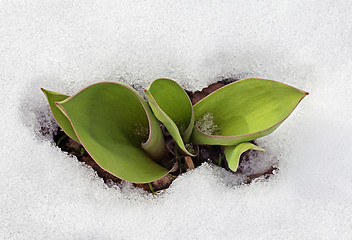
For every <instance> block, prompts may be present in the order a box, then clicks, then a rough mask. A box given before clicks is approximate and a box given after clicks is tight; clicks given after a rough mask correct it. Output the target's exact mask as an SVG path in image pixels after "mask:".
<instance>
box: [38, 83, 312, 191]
mask: <svg viewBox="0 0 352 240" xmlns="http://www.w3.org/2000/svg"><path fill="white" fill-rule="evenodd" d="M42 91H43V92H44V94H45V95H46V97H47V99H48V102H49V105H50V108H51V110H52V113H53V115H54V117H55V119H56V120H57V122H58V124H59V125H60V126H61V128H62V129H63V131H64V132H65V133H66V134H67V135H68V136H69V137H71V138H72V139H74V140H75V141H77V142H79V143H81V144H82V145H83V147H84V149H85V150H86V151H87V153H88V154H90V155H91V157H92V158H93V159H94V160H95V161H96V162H97V163H98V164H99V165H100V166H101V167H102V168H103V169H105V170H106V171H108V172H110V173H111V174H113V175H115V176H117V177H118V178H121V179H124V180H127V181H130V182H135V183H150V182H152V181H154V180H157V179H159V178H161V177H163V176H165V175H168V173H169V170H168V169H166V168H165V167H163V166H162V165H161V163H162V162H163V161H165V160H168V158H169V154H168V152H167V148H166V144H165V142H164V137H163V134H162V131H161V128H160V123H159V121H160V122H161V123H162V124H163V125H164V126H165V128H166V129H167V131H168V132H169V133H170V135H171V137H172V138H173V139H174V141H175V144H176V146H175V150H174V154H175V156H179V152H178V150H180V151H181V152H180V153H182V154H183V155H186V158H187V159H185V161H186V165H187V166H188V167H187V168H189V169H192V168H193V167H194V165H193V162H192V158H191V157H194V156H196V155H197V154H198V153H197V151H196V150H195V149H198V148H197V145H221V146H224V155H225V160H226V161H227V163H228V166H229V168H230V169H231V170H232V171H234V172H235V171H236V170H237V168H238V165H239V159H240V156H241V154H242V153H244V152H245V151H247V150H250V149H252V150H259V151H264V149H262V148H260V147H258V146H255V145H254V144H252V143H250V142H249V141H251V140H254V139H257V138H260V137H263V136H266V135H268V134H270V133H272V132H273V131H275V130H276V129H277V128H278V127H279V126H280V125H281V124H282V122H283V121H284V120H285V119H287V118H288V116H289V115H290V114H291V113H292V111H293V110H294V109H295V108H296V106H297V105H298V104H299V102H300V101H301V100H302V99H303V98H304V97H305V96H306V95H308V93H307V92H305V91H303V90H300V89H297V88H294V87H291V86H288V85H286V84H283V83H280V82H277V81H273V80H266V79H258V78H248V79H243V80H240V81H237V82H234V83H231V84H228V85H226V86H224V87H222V88H220V89H218V90H216V91H215V92H213V93H211V94H210V95H208V96H207V97H205V98H203V99H202V100H200V101H199V102H198V103H197V104H195V105H194V106H192V104H191V101H190V99H189V97H188V95H187V93H186V92H185V91H184V90H183V88H182V87H181V86H180V85H178V84H177V83H176V82H175V81H173V80H169V79H157V80H155V81H154V82H152V84H151V85H150V86H149V87H148V88H147V89H146V90H145V94H146V97H147V99H148V103H147V102H146V101H145V100H144V99H143V97H142V96H140V95H139V93H138V92H137V91H136V90H134V89H133V88H132V87H130V86H128V85H126V84H123V83H118V82H102V83H96V84H93V85H91V86H88V87H87V88H84V89H83V90H81V91H80V92H78V93H76V94H75V95H73V96H71V97H69V96H67V95H64V94H59V93H56V92H52V91H48V90H45V89H42ZM84 149H83V150H84ZM84 152H85V151H83V152H82V154H83V153H84ZM177 159H178V160H180V158H179V157H177ZM221 160H222V157H221V155H220V156H219V165H220V162H221ZM178 164H179V165H181V164H180V162H179V163H178ZM150 186H151V185H150Z"/></svg>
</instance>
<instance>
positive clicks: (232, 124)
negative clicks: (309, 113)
mask: <svg viewBox="0 0 352 240" xmlns="http://www.w3.org/2000/svg"><path fill="white" fill-rule="evenodd" d="M146 94H147V98H148V100H149V104H150V105H151V108H152V110H153V112H154V114H155V115H156V117H157V118H158V120H159V121H161V122H162V123H164V124H165V126H166V127H167V129H168V130H169V131H170V132H171V131H172V132H174V133H178V132H177V127H176V126H177V124H174V123H173V122H172V121H173V120H174V121H176V119H177V118H180V115H182V113H183V114H184V117H185V119H187V121H185V123H189V124H193V122H195V126H188V129H193V131H192V135H191V139H190V142H191V143H192V144H194V145H222V146H224V154H225V158H226V160H227V161H228V165H229V168H230V169H231V170H232V171H234V172H235V171H236V170H237V167H238V163H239V159H240V155H241V154H242V153H243V152H245V151H247V150H249V149H253V150H260V151H264V149H262V148H259V147H257V146H255V145H254V144H252V143H248V141H251V140H254V139H257V138H260V137H264V136H266V135H268V134H270V133H272V132H273V131H274V130H275V129H277V128H278V127H279V126H280V124H281V123H282V122H283V121H284V120H285V119H286V118H287V117H288V116H289V115H290V114H291V113H292V111H293V110H294V109H295V108H296V106H297V105H298V103H299V102H300V101H301V100H302V99H303V98H304V97H305V96H306V95H307V94H308V93H307V92H305V91H303V90H299V89H297V88H294V87H291V86H288V85H286V84H283V83H280V82H276V81H273V80H266V79H258V78H248V79H243V80H240V81H237V82H234V83H231V84H228V85H226V86H224V87H222V88H220V89H218V90H216V91H215V92H213V93H211V94H210V95H208V96H207V97H205V98H203V99H202V100H200V101H199V102H198V103H197V104H195V105H194V106H193V109H192V110H189V103H190V99H189V97H188V95H187V94H186V93H185V92H184V90H183V89H182V88H181V87H180V86H178V84H177V83H175V82H174V81H172V80H169V79H158V80H156V81H155V82H153V83H152V84H151V85H150V87H149V88H148V89H147V90H146ZM181 103H182V104H181ZM194 119H195V121H194ZM171 135H172V136H173V137H174V135H176V134H174V135H173V134H171ZM176 137H177V139H178V141H176V142H177V143H178V146H179V147H180V148H181V149H182V150H183V151H184V152H185V153H186V154H188V155H191V154H189V153H188V152H187V151H185V150H184V149H183V145H182V144H183V142H182V141H181V140H180V139H181V138H180V134H178V135H177V136H176ZM184 140H185V141H188V140H189V139H188V138H187V139H184ZM191 156H192V155H191Z"/></svg>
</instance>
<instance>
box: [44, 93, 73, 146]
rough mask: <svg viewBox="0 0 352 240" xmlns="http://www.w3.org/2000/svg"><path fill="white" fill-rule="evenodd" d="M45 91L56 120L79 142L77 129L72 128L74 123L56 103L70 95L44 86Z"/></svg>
mask: <svg viewBox="0 0 352 240" xmlns="http://www.w3.org/2000/svg"><path fill="white" fill-rule="evenodd" d="M41 90H42V91H43V93H44V94H45V96H46V98H47V99H48V102H49V106H50V109H51V112H52V113H53V115H54V118H55V119H56V122H57V123H58V124H59V125H60V127H61V128H62V130H63V131H64V132H65V133H66V134H67V135H68V136H69V137H70V138H72V139H73V140H75V141H76V142H79V140H78V138H77V136H76V133H75V131H74V130H73V128H72V125H71V123H70V121H69V120H68V119H67V117H66V116H65V114H64V113H63V112H62V111H61V110H60V109H59V108H58V107H57V106H56V105H55V102H59V101H63V100H65V99H67V98H68V97H69V96H67V95H64V94H61V93H57V92H52V91H48V90H45V89H44V88H41Z"/></svg>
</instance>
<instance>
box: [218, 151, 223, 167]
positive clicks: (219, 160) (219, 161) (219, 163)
mask: <svg viewBox="0 0 352 240" xmlns="http://www.w3.org/2000/svg"><path fill="white" fill-rule="evenodd" d="M221 160H222V156H221V153H220V154H219V159H218V166H219V167H221Z"/></svg>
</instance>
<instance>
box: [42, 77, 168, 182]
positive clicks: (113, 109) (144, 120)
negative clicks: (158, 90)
mask: <svg viewBox="0 0 352 240" xmlns="http://www.w3.org/2000/svg"><path fill="white" fill-rule="evenodd" d="M42 90H43V92H44V93H45V94H46V96H47V99H48V101H49V105H50V107H51V110H52V112H53V114H54V117H55V118H56V120H57V122H58V123H59V125H60V126H61V127H62V129H63V130H64V131H65V132H66V133H67V135H69V136H70V137H72V138H73V139H74V140H76V141H78V142H80V143H81V144H82V145H83V146H84V148H85V149H86V150H87V152H88V153H89V155H90V156H91V157H92V158H93V159H94V160H95V161H96V162H97V163H98V164H99V165H100V166H101V167H102V168H103V169H105V170H106V171H108V172H110V173H111V174H113V175H115V176H117V177H119V178H121V179H124V180H127V181H130V182H135V183H147V182H152V181H154V180H155V179H158V178H161V177H163V176H164V175H166V174H167V173H168V172H169V170H167V169H166V168H164V167H162V166H161V165H160V164H159V163H160V161H161V160H163V159H164V158H167V150H166V147H165V143H164V138H163V135H162V132H161V129H160V126H159V122H158V121H157V120H156V119H155V117H154V115H153V113H152V112H151V110H150V108H149V106H148V104H147V103H146V102H145V100H144V99H143V98H142V97H141V96H140V95H139V94H138V93H137V92H136V91H135V90H134V89H133V88H131V87H129V86H128V85H125V84H122V83H114V82H104V83H97V84H93V85H91V86H89V87H87V88H85V89H83V90H81V91H80V92H78V93H77V94H75V95H73V96H71V97H68V96H66V95H62V94H58V93H54V92H51V91H47V90H44V89H42Z"/></svg>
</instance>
